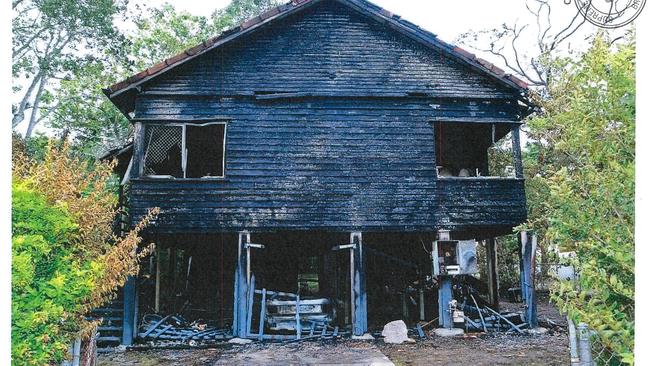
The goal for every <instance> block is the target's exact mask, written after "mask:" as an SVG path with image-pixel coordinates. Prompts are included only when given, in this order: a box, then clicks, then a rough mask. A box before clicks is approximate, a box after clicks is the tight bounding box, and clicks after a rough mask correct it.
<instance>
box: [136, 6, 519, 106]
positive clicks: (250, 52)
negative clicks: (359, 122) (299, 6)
mask: <svg viewBox="0 0 650 366" xmlns="http://www.w3.org/2000/svg"><path fill="white" fill-rule="evenodd" d="M142 90H143V92H144V93H145V94H146V93H155V94H160V93H162V94H191V95H197V94H203V95H222V96H233V95H254V94H265V93H310V94H314V95H341V96H346V95H349V96H360V95H363V96H371V95H373V96H395V95H407V94H409V93H425V94H429V95H433V96H457V97H472V98H514V97H516V95H515V93H514V92H513V90H512V89H509V88H506V87H504V86H503V85H502V84H500V83H499V82H496V81H495V80H494V79H492V78H490V77H488V76H486V75H485V74H481V73H478V72H476V71H473V70H470V69H469V67H467V66H464V65H462V64H461V63H460V62H458V61H456V60H453V59H451V58H450V57H448V56H445V55H444V54H443V53H442V52H441V51H439V50H433V49H431V48H428V47H426V46H424V45H422V44H420V43H418V42H415V41H413V40H411V39H409V38H407V37H406V36H404V35H401V34H399V33H397V32H395V31H393V30H391V29H390V28H389V27H388V26H386V25H383V24H379V23H378V22H376V21H374V20H371V19H369V18H367V17H366V16H364V15H361V14H359V13H356V12H355V11H354V10H352V9H350V8H348V7H346V6H344V5H342V4H339V3H336V2H333V1H325V2H322V3H320V4H317V5H314V6H313V7H312V8H310V9H307V10H305V11H303V12H301V13H299V14H295V15H292V16H289V17H287V18H285V19H282V20H278V21H276V22H274V23H273V24H270V25H268V26H266V27H264V28H262V29H260V30H259V31H257V32H254V33H252V34H250V35H247V36H244V37H242V38H240V39H238V40H236V41H234V42H231V43H229V44H227V45H225V46H223V47H221V48H219V49H216V50H213V51H210V52H209V53H207V54H205V55H203V56H201V57H199V58H197V59H194V60H192V61H189V62H187V63H186V64H184V65H181V66H179V67H177V68H175V69H174V70H172V71H170V72H168V73H166V74H164V75H161V76H160V77H158V78H156V79H154V80H152V81H150V82H148V83H146V84H144V85H143V89H142Z"/></svg>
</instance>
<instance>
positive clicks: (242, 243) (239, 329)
mask: <svg viewBox="0 0 650 366" xmlns="http://www.w3.org/2000/svg"><path fill="white" fill-rule="evenodd" d="M250 237H251V236H250V233H249V232H248V231H240V232H239V240H238V243H237V263H236V265H235V280H234V282H235V283H234V291H233V294H234V295H233V297H234V299H233V321H232V333H233V335H235V336H237V337H239V338H245V337H246V336H247V334H246V333H247V329H246V322H247V320H248V317H247V312H248V309H247V302H248V299H247V296H246V295H247V290H248V289H247V288H248V281H247V278H246V244H247V243H249V242H250Z"/></svg>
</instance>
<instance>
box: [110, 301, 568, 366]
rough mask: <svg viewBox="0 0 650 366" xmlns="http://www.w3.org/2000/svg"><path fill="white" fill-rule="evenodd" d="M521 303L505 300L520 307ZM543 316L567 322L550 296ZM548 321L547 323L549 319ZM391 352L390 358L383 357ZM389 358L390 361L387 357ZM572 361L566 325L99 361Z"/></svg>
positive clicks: (489, 365) (159, 364)
mask: <svg viewBox="0 0 650 366" xmlns="http://www.w3.org/2000/svg"><path fill="white" fill-rule="evenodd" d="M520 306H521V304H511V303H502V304H501V309H508V310H518V309H519V307H520ZM538 314H539V319H540V321H541V322H542V324H544V323H545V322H547V320H551V322H553V323H556V324H562V325H564V324H566V322H565V321H564V320H563V318H562V317H561V316H560V314H559V313H558V312H557V310H555V309H554V308H553V307H552V306H551V305H550V304H548V300H547V299H545V298H540V299H539V302H538ZM546 324H548V323H546ZM385 356H387V358H386V357H385ZM388 359H389V360H390V361H388ZM391 361H392V363H393V364H395V365H452V364H468V365H479V366H480V365H486V366H494V365H526V366H536V365H540V366H541V365H568V364H569V363H570V360H569V348H568V339H567V334H566V329H565V328H564V326H560V327H551V328H550V329H549V331H548V332H547V333H546V334H542V335H515V334H512V333H511V334H503V333H498V334H495V333H491V334H466V335H465V336H464V337H459V338H441V337H436V336H429V337H428V339H426V340H418V341H417V342H416V343H412V344H400V345H391V344H386V343H384V342H383V341H382V340H381V339H377V340H374V341H354V340H338V341H316V342H302V343H293V344H278V343H251V344H247V345H243V346H234V345H229V344H223V345H220V346H218V347H216V348H209V349H189V350H187V349H185V350H182V349H166V350H163V349H157V350H146V351H135V350H129V351H124V352H113V353H109V354H103V355H100V357H99V365H101V366H117V365H124V366H132V365H144V366H167V365H327V364H330V365H331V364H341V365H390V364H391Z"/></svg>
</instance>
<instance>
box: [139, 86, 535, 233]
mask: <svg viewBox="0 0 650 366" xmlns="http://www.w3.org/2000/svg"><path fill="white" fill-rule="evenodd" d="M438 102H440V103H442V102H441V101H438ZM430 104H432V102H431V100H423V99H422V98H419V99H418V98H414V99H411V100H400V99H390V98H387V99H379V100H373V99H369V100H345V99H336V98H334V99H332V98H328V99H322V100H321V99H319V100H313V99H309V100H302V99H298V100H276V101H254V100H237V99H230V98H227V99H226V100H224V99H223V98H218V97H210V98H205V97H201V98H196V97H183V98H177V97H171V96H168V97H166V98H161V97H151V96H149V97H142V98H140V99H139V100H138V105H137V108H136V110H137V111H138V118H141V119H142V120H144V121H150V122H143V123H145V124H146V123H154V121H155V123H166V122H173V121H177V120H179V119H186V118H190V119H191V118H201V119H202V118H211V117H212V118H214V117H218V118H220V119H223V120H225V121H227V124H228V128H227V136H226V159H225V161H226V173H225V175H226V177H225V179H224V180H219V181H197V180H191V181H183V180H178V179H176V180H153V179H139V180H138V179H136V180H134V181H133V182H132V186H131V190H130V208H131V212H132V214H134V216H135V218H138V217H140V216H142V215H143V214H144V213H145V212H146V211H147V210H148V209H149V208H151V207H160V208H161V209H162V210H163V212H162V213H161V215H160V218H159V219H158V221H157V222H156V226H155V230H157V231H160V232H211V231H235V230H242V229H246V228H248V229H258V230H281V229H300V230H306V229H316V228H319V229H330V230H351V229H361V230H401V231H423V230H434V229H435V228H437V227H439V225H441V224H444V225H445V227H449V228H452V227H454V228H458V229H464V228H469V227H471V226H477V225H480V226H489V225H496V226H502V227H508V226H512V225H516V224H518V223H520V222H521V221H522V220H523V219H524V218H525V204H524V200H523V183H522V182H521V181H517V180H501V179H483V180H477V181H473V180H465V181H459V182H456V181H453V180H450V181H443V180H437V179H436V175H435V163H434V155H433V154H434V145H433V129H432V127H431V124H430V122H429V121H430V120H431V119H432V118H444V116H449V115H453V116H456V117H459V118H460V117H463V116H464V117H468V116H470V115H473V116H476V115H484V116H485V118H486V119H489V118H490V117H495V116H498V115H499V113H498V112H499V111H501V110H502V108H496V109H495V108H493V105H491V104H483V103H471V102H465V103H464V104H463V103H460V102H459V103H457V104H454V105H453V106H451V105H449V106H447V107H445V108H443V107H437V108H432V107H431V106H430ZM434 104H435V103H434ZM435 105H438V104H435ZM474 118H476V117H474ZM207 158H209V157H206V159H207Z"/></svg>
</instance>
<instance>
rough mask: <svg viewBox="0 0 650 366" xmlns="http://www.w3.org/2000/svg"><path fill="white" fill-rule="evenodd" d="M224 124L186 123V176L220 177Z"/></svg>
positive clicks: (221, 173) (221, 174)
mask: <svg viewBox="0 0 650 366" xmlns="http://www.w3.org/2000/svg"><path fill="white" fill-rule="evenodd" d="M225 128H226V125H225V124H223V123H215V124H209V125H202V126H197V125H186V129H185V149H186V151H187V166H186V173H185V176H186V178H202V177H222V176H223V147H224V146H223V144H224V132H225Z"/></svg>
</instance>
